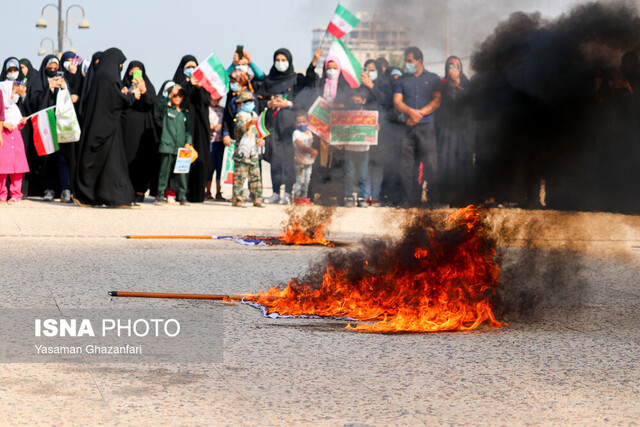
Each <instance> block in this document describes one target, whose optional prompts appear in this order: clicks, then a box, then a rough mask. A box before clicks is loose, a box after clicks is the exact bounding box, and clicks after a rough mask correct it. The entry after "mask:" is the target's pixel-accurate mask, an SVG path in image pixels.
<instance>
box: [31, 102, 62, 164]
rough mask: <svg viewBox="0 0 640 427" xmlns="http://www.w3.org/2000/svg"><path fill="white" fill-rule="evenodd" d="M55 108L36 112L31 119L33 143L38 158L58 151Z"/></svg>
mask: <svg viewBox="0 0 640 427" xmlns="http://www.w3.org/2000/svg"><path fill="white" fill-rule="evenodd" d="M54 108H55V107H50V108H47V109H44V110H42V111H38V112H37V113H36V114H35V115H33V116H32V117H31V122H32V123H33V143H34V145H35V146H36V151H37V153H38V156H46V155H47V154H51V153H55V152H56V151H58V131H57V130H56V112H55V110H54Z"/></svg>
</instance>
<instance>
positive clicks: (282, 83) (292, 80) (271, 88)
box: [263, 48, 298, 95]
mask: <svg viewBox="0 0 640 427" xmlns="http://www.w3.org/2000/svg"><path fill="white" fill-rule="evenodd" d="M279 54H282V55H284V56H286V57H287V61H289V68H287V69H286V70H285V71H282V72H281V71H278V70H277V69H276V65H275V63H276V56H278V55H279ZM297 78H298V75H297V74H296V72H295V71H294V69H293V57H292V56H291V52H289V50H288V49H285V48H280V49H278V50H276V51H275V52H274V54H273V65H272V66H271V70H270V71H269V75H268V76H267V77H266V79H265V80H264V86H263V88H264V92H265V93H266V94H268V95H276V94H281V93H284V92H286V91H287V89H289V88H290V87H292V86H294V85H295V84H296V80H297Z"/></svg>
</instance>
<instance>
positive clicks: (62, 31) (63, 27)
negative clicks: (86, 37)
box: [36, 0, 89, 55]
mask: <svg viewBox="0 0 640 427" xmlns="http://www.w3.org/2000/svg"><path fill="white" fill-rule="evenodd" d="M48 7H53V8H55V9H57V11H58V21H57V23H58V55H61V54H62V51H63V50H64V40H69V37H67V32H68V29H69V11H70V10H71V9H73V8H74V7H75V8H78V9H80V12H81V13H82V20H81V21H80V23H79V24H78V28H80V29H81V30H86V29H88V28H89V22H88V21H87V19H86V18H85V14H84V9H83V8H82V6H80V5H77V4H72V5H71V6H69V7H68V8H67V10H66V15H65V19H66V20H65V21H63V20H62V0H58V5H55V4H53V3H48V4H46V5H44V7H43V8H42V12H41V13H40V19H38V20H37V21H36V28H47V21H46V20H45V19H44V11H45V9H47V8H48ZM41 47H42V46H41ZM40 50H42V49H40Z"/></svg>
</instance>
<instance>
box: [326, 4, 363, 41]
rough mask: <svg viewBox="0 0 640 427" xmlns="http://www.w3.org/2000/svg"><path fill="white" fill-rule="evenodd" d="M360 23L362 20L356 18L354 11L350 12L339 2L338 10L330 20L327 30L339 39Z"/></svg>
mask: <svg viewBox="0 0 640 427" xmlns="http://www.w3.org/2000/svg"><path fill="white" fill-rule="evenodd" d="M359 23H360V20H359V19H358V18H356V17H355V16H354V15H353V13H351V12H349V11H348V10H347V9H346V8H345V7H343V6H342V5H341V4H338V7H337V8H336V11H335V12H334V13H333V18H331V22H329V26H328V27H327V32H328V33H329V34H331V35H333V37H335V38H337V39H339V38H341V37H343V36H344V35H345V34H348V33H349V32H351V30H353V29H354V28H355V27H357V26H358V24H359Z"/></svg>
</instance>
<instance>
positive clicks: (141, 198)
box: [136, 194, 144, 203]
mask: <svg viewBox="0 0 640 427" xmlns="http://www.w3.org/2000/svg"><path fill="white" fill-rule="evenodd" d="M136 203H144V194H136Z"/></svg>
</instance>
